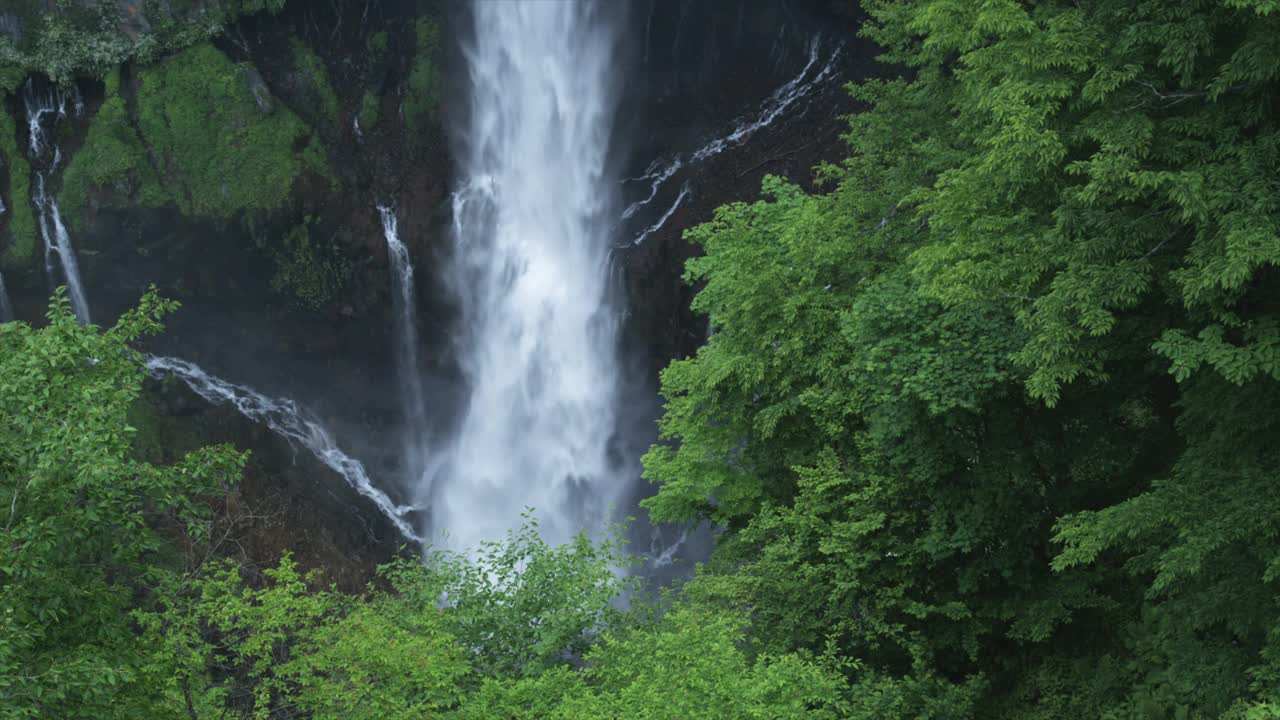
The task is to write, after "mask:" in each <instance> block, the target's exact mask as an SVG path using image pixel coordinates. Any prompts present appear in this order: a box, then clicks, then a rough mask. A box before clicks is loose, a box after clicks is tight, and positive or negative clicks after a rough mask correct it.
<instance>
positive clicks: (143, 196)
mask: <svg viewBox="0 0 1280 720" xmlns="http://www.w3.org/2000/svg"><path fill="white" fill-rule="evenodd" d="M95 192H96V193H99V194H101V195H104V200H105V201H106V202H107V203H108V204H112V205H116V206H121V207H128V206H137V205H141V206H144V207H159V206H161V205H164V204H165V203H167V202H169V201H170V196H169V193H168V192H167V191H166V190H165V185H164V183H162V182H161V181H160V178H159V176H158V175H157V174H156V172H155V169H154V168H153V167H152V166H151V163H150V161H149V160H148V158H147V148H146V146H145V145H144V144H143V142H142V138H140V137H139V136H138V133H137V131H136V130H135V129H134V128H133V125H132V123H131V122H130V121H129V111H128V108H127V107H126V105H125V99H124V97H123V96H122V95H121V93H120V71H119V70H113V71H111V73H110V74H108V75H107V78H106V91H105V99H104V100H103V102H102V106H101V107H100V108H98V112H97V114H96V115H94V117H93V121H92V122H91V123H90V124H89V132H88V134H87V135H86V136H85V141H84V144H83V145H82V146H81V148H80V150H79V151H78V152H76V154H75V155H74V156H73V157H72V158H71V162H70V163H69V164H68V165H67V169H66V171H65V172H64V173H63V175H62V192H61V193H60V197H61V209H62V214H63V217H65V218H66V220H67V222H68V223H69V224H70V225H71V227H72V229H78V228H80V227H81V226H82V224H83V220H84V217H83V215H84V209H85V207H86V205H87V203H88V200H89V196H90V194H91V193H95Z"/></svg>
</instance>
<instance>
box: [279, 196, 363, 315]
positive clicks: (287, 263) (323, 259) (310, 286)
mask: <svg viewBox="0 0 1280 720" xmlns="http://www.w3.org/2000/svg"><path fill="white" fill-rule="evenodd" d="M308 220H309V222H307V223H303V224H302V225H298V226H297V227H295V228H293V229H292V230H290V231H289V234H288V235H286V236H285V238H284V243H283V249H282V250H281V251H279V252H277V253H276V272H275V275H273V276H272V277H271V288H272V289H273V290H275V291H276V292H279V293H282V294H286V295H288V296H289V297H290V300H291V302H292V303H293V304H295V305H297V306H298V307H302V308H306V309H310V310H319V309H320V308H322V307H324V306H325V305H326V304H328V303H329V302H331V301H332V300H333V298H334V297H335V296H336V295H337V294H338V291H340V290H341V289H342V287H343V285H345V284H346V282H347V278H348V277H349V276H350V274H351V266H350V263H348V262H347V260H346V258H344V257H343V256H342V255H341V254H340V253H339V252H338V249H337V248H335V247H333V246H332V245H331V244H323V243H320V242H318V241H317V240H316V239H315V238H314V236H313V232H312V229H311V225H312V224H313V222H314V221H312V220H311V218H308Z"/></svg>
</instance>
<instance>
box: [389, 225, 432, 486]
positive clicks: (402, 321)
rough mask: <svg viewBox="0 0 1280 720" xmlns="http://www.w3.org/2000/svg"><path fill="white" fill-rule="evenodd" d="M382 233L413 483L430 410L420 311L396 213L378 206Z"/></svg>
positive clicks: (421, 463) (421, 462)
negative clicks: (422, 361)
mask: <svg viewBox="0 0 1280 720" xmlns="http://www.w3.org/2000/svg"><path fill="white" fill-rule="evenodd" d="M378 215H379V216H380V217H381V219H382V234H383V237H384V238H385V239H386V241H387V256H388V257H389V258H390V260H391V290H392V304H393V305H394V306H395V317H396V327H395V332H394V335H395V339H396V379H397V381H398V383H399V389H400V402H401V406H402V407H403V411H404V432H403V438H402V444H403V450H402V453H401V457H402V461H403V463H404V467H405V472H406V475H407V477H408V479H409V481H410V483H413V482H415V481H417V480H418V479H419V478H422V476H423V473H424V471H425V470H426V446H427V408H426V397H425V395H424V392H423V387H422V380H421V376H420V373H421V372H422V367H421V365H420V364H419V362H418V312H417V309H416V307H415V305H416V303H415V297H414V293H415V290H414V282H413V263H412V262H411V261H410V259H409V249H408V248H406V247H405V245H404V243H403V242H401V241H400V232H399V228H398V224H397V222H396V214H395V211H393V210H392V209H391V208H389V207H386V206H384V205H379V206H378Z"/></svg>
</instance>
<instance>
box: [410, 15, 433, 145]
mask: <svg viewBox="0 0 1280 720" xmlns="http://www.w3.org/2000/svg"><path fill="white" fill-rule="evenodd" d="M414 36H415V38H416V40H417V43H416V45H415V46H414V54H413V65H412V67H411V68H410V69H409V91H408V93H407V94H406V96H405V99H404V122H405V127H406V128H407V129H408V131H409V137H410V141H411V142H417V141H418V140H419V138H420V137H421V135H422V134H423V133H425V131H426V129H427V125H428V124H429V123H431V122H433V121H434V119H435V113H436V109H437V107H438V106H439V105H440V69H439V66H438V65H437V63H436V54H437V53H438V52H439V51H440V25H439V23H438V22H436V20H435V18H433V17H430V16H424V17H420V18H418V21H417V23H416V24H415V25H414Z"/></svg>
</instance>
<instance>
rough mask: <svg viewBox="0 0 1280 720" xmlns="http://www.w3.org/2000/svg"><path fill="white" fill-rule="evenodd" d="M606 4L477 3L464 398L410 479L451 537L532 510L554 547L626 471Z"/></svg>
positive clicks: (594, 513) (454, 280)
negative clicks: (620, 429)
mask: <svg viewBox="0 0 1280 720" xmlns="http://www.w3.org/2000/svg"><path fill="white" fill-rule="evenodd" d="M616 12H617V4H616V3H614V2H591V1H589V0H588V1H584V2H529V3H490V2H476V3H475V4H474V5H473V7H472V20H473V22H474V28H473V32H472V35H471V37H470V39H469V40H464V56H465V58H466V60H467V63H468V72H469V79H470V94H471V97H470V103H469V106H468V110H469V112H468V115H467V120H466V124H465V127H464V128H463V130H462V132H461V133H460V134H459V135H460V138H461V141H460V142H461V145H462V147H460V148H458V152H457V153H456V157H457V158H458V162H459V167H460V175H461V178H460V185H459V188H460V189H459V190H458V191H457V192H456V194H455V198H454V210H455V213H454V241H455V247H454V256H453V259H452V262H451V267H450V269H449V277H448V280H447V282H448V283H449V285H450V287H451V288H452V291H453V292H454V293H455V295H456V297H457V299H458V302H459V305H460V307H461V316H462V322H461V327H460V335H461V342H460V343H459V346H460V348H461V351H460V352H461V357H460V358H459V361H460V365H461V367H462V369H463V372H464V374H465V377H466V381H467V383H468V390H469V393H470V394H469V398H468V400H467V404H466V407H465V410H464V414H463V416H462V418H461V421H460V424H459V426H458V428H457V430H456V432H455V433H454V434H453V435H452V436H451V437H449V438H448V439H447V440H446V443H445V444H444V446H443V447H442V448H440V450H439V452H438V454H437V455H436V456H435V457H434V458H433V459H432V464H431V466H430V467H429V469H428V471H427V473H426V475H425V476H424V478H423V481H422V483H421V484H420V486H419V493H420V499H421V500H422V501H424V502H426V503H428V504H429V507H430V515H431V522H432V526H433V529H438V530H443V531H445V532H446V533H447V542H448V544H449V545H451V546H454V547H469V546H474V545H475V544H476V543H478V542H480V541H483V540H492V539H499V538H501V537H502V535H503V533H504V532H505V531H506V530H507V529H509V528H510V527H512V526H513V525H515V524H517V523H518V522H519V520H520V514H521V512H522V511H523V510H524V509H525V508H526V507H533V508H535V509H536V510H537V513H538V517H539V521H540V524H541V530H542V534H543V536H544V538H545V539H546V540H547V541H549V542H560V541H564V540H567V539H568V538H569V537H571V536H572V535H573V534H574V533H575V532H577V531H578V530H581V529H592V528H598V527H600V526H601V523H602V522H603V521H604V520H605V519H607V518H608V517H609V512H610V510H611V509H612V508H613V507H614V506H615V505H616V504H617V503H619V502H620V501H621V499H622V498H623V497H624V494H625V490H626V486H627V484H628V483H627V481H626V477H625V476H626V475H627V473H631V474H634V473H635V469H632V468H627V469H624V468H622V467H621V466H620V465H621V463H620V462H619V461H618V460H617V459H614V458H611V457H610V455H611V453H610V445H611V440H612V436H613V434H614V431H615V417H616V404H617V390H618V387H619V383H620V380H621V378H620V372H619V366H618V365H619V364H618V358H617V332H618V327H619V319H618V314H617V309H616V307H615V303H614V301H613V298H612V295H613V293H612V292H611V288H610V286H609V264H608V252H609V248H610V245H611V228H612V226H613V218H614V217H616V215H615V214H613V213H616V208H617V204H618V203H617V198H616V196H615V192H616V188H617V187H618V178H615V177H610V174H609V168H608V156H609V152H610V147H609V145H610V137H611V133H612V130H613V125H614V122H615V114H616V112H617V106H618V97H617V94H616V89H617V88H618V87H619V85H620V82H619V81H620V78H618V77H615V68H616V66H617V60H618V58H617V56H618V53H619V51H618V39H619V38H618V31H619V28H618V27H617V21H619V20H621V18H616V17H613V16H614V14H615V13H616ZM436 539H439V538H436Z"/></svg>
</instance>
